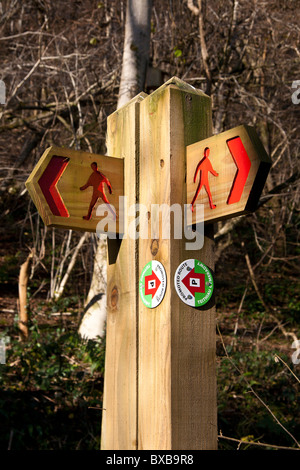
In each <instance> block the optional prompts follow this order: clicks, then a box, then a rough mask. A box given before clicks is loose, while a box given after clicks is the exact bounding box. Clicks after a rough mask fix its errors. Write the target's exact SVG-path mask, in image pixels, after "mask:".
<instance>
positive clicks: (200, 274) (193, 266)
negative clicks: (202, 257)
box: [174, 259, 214, 307]
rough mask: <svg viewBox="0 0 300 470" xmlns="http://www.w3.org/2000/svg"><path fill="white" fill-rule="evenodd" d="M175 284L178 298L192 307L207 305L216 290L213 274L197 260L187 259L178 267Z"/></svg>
mask: <svg viewBox="0 0 300 470" xmlns="http://www.w3.org/2000/svg"><path fill="white" fill-rule="evenodd" d="M174 284H175V289H176V292H177V294H178V296H179V297H180V298H181V300H182V301H183V302H184V303H185V304H187V305H190V306H191V307H201V306H202V305H205V304H206V303H207V302H208V301H209V299H210V298H211V296H212V293H213V290H214V280H213V276H212V273H211V272H210V270H209V268H208V267H207V266H205V264H204V263H202V262H201V261H198V260H197V259H187V260H185V261H183V263H181V264H180V266H178V268H177V270H176V273H175V276H174Z"/></svg>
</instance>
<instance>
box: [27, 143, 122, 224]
mask: <svg viewBox="0 0 300 470" xmlns="http://www.w3.org/2000/svg"><path fill="white" fill-rule="evenodd" d="M123 182H124V160H123V159H121V158H114V157H107V156H105V155H97V154H93V153H88V152H81V151H76V150H71V149H68V148H57V147H50V148H48V149H47V150H46V151H45V152H44V154H43V155H42V157H41V158H40V160H39V162H38V163H37V165H36V167H35V168H34V170H33V171H32V173H31V175H30V176H29V178H28V180H27V181H26V183H25V184H26V187H27V189H28V192H29V194H30V196H31V198H32V200H33V202H34V204H35V205H36V208H37V210H38V212H39V214H40V216H41V217H42V219H43V221H44V223H45V225H48V226H52V227H61V228H67V229H74V230H81V231H85V232H96V228H97V225H98V223H99V222H100V221H101V219H103V218H104V217H105V218H107V219H106V220H111V221H112V222H115V224H114V223H112V224H111V225H110V227H112V226H115V227H116V233H119V220H120V219H121V220H122V218H123V214H120V210H121V208H120V207H119V197H120V196H123V195H124V191H123ZM104 231H106V230H105V228H104Z"/></svg>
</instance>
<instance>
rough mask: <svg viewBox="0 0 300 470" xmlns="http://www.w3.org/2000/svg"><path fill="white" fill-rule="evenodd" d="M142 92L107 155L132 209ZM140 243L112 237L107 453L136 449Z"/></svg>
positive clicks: (111, 126)
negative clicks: (119, 168)
mask: <svg viewBox="0 0 300 470" xmlns="http://www.w3.org/2000/svg"><path fill="white" fill-rule="evenodd" d="M144 96H146V95H145V94H143V93H141V94H140V95H138V96H137V97H135V98H134V99H133V100H131V101H130V102H129V103H128V104H126V105H125V106H123V107H122V108H120V109H118V110H117V111H115V112H114V113H113V114H111V115H110V116H109V117H108V120H107V151H108V153H109V154H110V152H112V153H113V155H114V156H115V157H121V158H124V194H125V195H126V196H127V205H128V207H129V206H130V205H132V204H135V203H136V202H137V200H138V184H137V164H138V159H139V103H140V101H141V100H142V99H143V97H144ZM137 243H138V241H137V240H133V239H131V238H129V237H128V238H125V239H124V240H122V241H120V240H113V239H108V266H107V322H106V358H105V382H104V402H103V418H102V432H101V449H102V450H111V449H119V450H121V449H122V450H135V449H137V304H138V291H137V283H138V266H137V262H136V259H137Z"/></svg>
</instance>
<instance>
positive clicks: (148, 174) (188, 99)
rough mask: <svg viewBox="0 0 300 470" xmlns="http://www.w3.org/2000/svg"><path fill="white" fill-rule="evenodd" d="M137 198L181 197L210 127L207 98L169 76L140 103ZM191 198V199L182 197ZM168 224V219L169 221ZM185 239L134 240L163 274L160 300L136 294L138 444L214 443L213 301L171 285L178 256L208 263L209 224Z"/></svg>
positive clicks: (186, 447)
mask: <svg viewBox="0 0 300 470" xmlns="http://www.w3.org/2000/svg"><path fill="white" fill-rule="evenodd" d="M140 127H141V144H140V145H141V147H140V198H139V202H140V203H141V204H145V205H146V206H147V210H148V211H149V213H151V204H164V203H165V204H168V205H172V204H174V203H179V204H180V205H181V206H182V207H183V205H184V204H186V203H187V201H186V189H185V188H186V183H185V177H186V158H185V155H186V146H187V145H190V144H192V143H194V142H196V141H198V140H201V139H205V138H207V137H209V136H210V135H211V132H212V119H211V102H210V98H209V97H208V96H206V95H205V94H204V93H202V92H201V91H199V90H196V89H195V88H193V87H191V86H189V85H187V84H185V83H184V82H182V81H181V80H178V79H176V78H173V79H171V80H170V81H169V82H167V83H165V84H164V85H163V86H162V87H160V88H159V89H158V90H156V91H155V92H153V93H152V94H151V95H149V96H148V97H146V98H145V99H144V100H143V101H142V103H141V104H140ZM189 202H190V201H189ZM171 227H172V226H171ZM185 243H186V240H184V239H182V240H178V239H174V238H173V236H172V229H171V238H170V239H169V240H168V239H161V236H160V234H157V237H156V239H155V240H154V239H152V240H151V239H144V240H143V239H140V240H139V272H141V271H142V269H143V267H144V266H145V264H146V263H148V262H149V261H151V260H154V259H155V260H158V261H160V262H161V263H162V264H163V266H164V268H165V270H166V275H167V291H166V294H165V298H164V300H163V302H162V303H161V304H160V305H159V306H158V307H156V308H155V309H148V308H147V307H145V306H144V304H143V303H142V301H141V300H139V355H138V368H139V369H138V448H139V449H141V450H145V449H152V450H153V449H160V450H170V449H171V450H173V449H174V450H175V449H176V450H179V449H182V450H189V449H190V450H197V449H203V450H204V449H216V448H217V400H216V367H215V357H216V333H215V308H214V307H211V308H206V309H204V308H203V309H202V310H198V309H195V308H192V307H190V306H188V305H186V304H184V303H183V302H182V301H181V300H180V299H179V297H178V295H177V294H176V291H175V288H174V274H175V271H176V269H177V267H178V266H179V264H180V263H181V262H183V261H184V260H185V259H189V258H195V259H199V260H200V261H202V262H204V263H205V264H206V265H207V266H208V267H209V268H210V269H211V270H212V271H213V270H214V254H213V251H214V242H213V227H212V226H207V227H205V243H204V246H203V248H202V249H201V250H200V251H199V250H198V251H190V250H186V249H185V248H186V247H185Z"/></svg>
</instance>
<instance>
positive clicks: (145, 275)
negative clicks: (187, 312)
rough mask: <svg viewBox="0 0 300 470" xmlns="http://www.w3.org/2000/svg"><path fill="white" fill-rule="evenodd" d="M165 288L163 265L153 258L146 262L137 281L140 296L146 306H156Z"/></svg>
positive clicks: (165, 277) (165, 279)
mask: <svg viewBox="0 0 300 470" xmlns="http://www.w3.org/2000/svg"><path fill="white" fill-rule="evenodd" d="M166 288H167V276H166V271H165V268H164V267H163V265H162V264H161V263H160V262H159V261H155V260H153V261H150V262H149V263H147V264H146V266H144V268H143V271H142V274H141V277H140V282H139V291H140V296H141V299H142V301H143V303H144V304H145V305H146V307H148V308H155V307H157V306H158V305H159V304H160V303H161V301H162V299H163V298H164V295H165V292H166Z"/></svg>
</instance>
